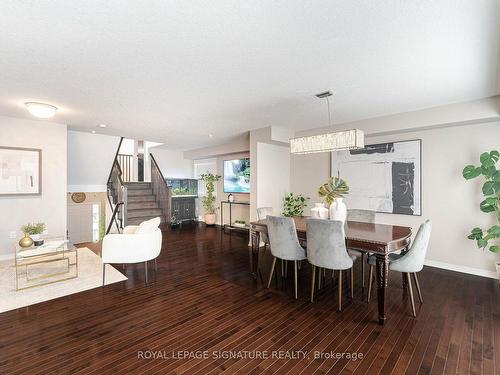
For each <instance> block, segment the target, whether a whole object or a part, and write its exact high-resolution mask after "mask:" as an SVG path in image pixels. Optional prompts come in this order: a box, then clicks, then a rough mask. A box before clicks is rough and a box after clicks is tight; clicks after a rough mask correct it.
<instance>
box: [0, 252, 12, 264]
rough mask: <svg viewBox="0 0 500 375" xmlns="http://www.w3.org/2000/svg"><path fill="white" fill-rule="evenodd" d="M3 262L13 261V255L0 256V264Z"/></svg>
mask: <svg viewBox="0 0 500 375" xmlns="http://www.w3.org/2000/svg"><path fill="white" fill-rule="evenodd" d="M4 260H14V254H0V262H3V261H4Z"/></svg>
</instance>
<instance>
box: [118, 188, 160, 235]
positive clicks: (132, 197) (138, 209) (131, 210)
mask: <svg viewBox="0 0 500 375" xmlns="http://www.w3.org/2000/svg"><path fill="white" fill-rule="evenodd" d="M123 185H124V186H126V187H127V225H137V224H140V223H141V222H143V221H144V220H149V219H152V218H154V217H157V216H159V217H161V222H162V223H163V222H165V215H164V214H163V210H162V209H161V208H160V206H159V204H158V202H157V201H156V197H155V195H154V194H153V190H152V189H151V182H124V183H123Z"/></svg>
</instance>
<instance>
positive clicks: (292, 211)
mask: <svg viewBox="0 0 500 375" xmlns="http://www.w3.org/2000/svg"><path fill="white" fill-rule="evenodd" d="M308 199H309V198H307V197H304V196H303V195H302V194H297V195H295V194H293V193H290V194H288V195H286V196H285V198H284V199H283V213H282V215H283V216H287V217H297V216H302V215H303V214H304V208H305V207H306V206H307V200H308Z"/></svg>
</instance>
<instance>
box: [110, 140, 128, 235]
mask: <svg viewBox="0 0 500 375" xmlns="http://www.w3.org/2000/svg"><path fill="white" fill-rule="evenodd" d="M122 141H123V137H122V138H121V139H120V143H119V144H118V149H117V150H116V154H115V158H114V160H113V165H112V167H111V171H110V172H109V176H108V182H107V190H108V194H107V195H108V202H109V205H110V207H111V210H112V211H113V215H112V216H111V220H110V222H109V225H108V230H107V231H106V234H107V233H109V231H110V230H111V228H112V226H113V224H115V225H116V229H117V230H118V233H121V231H122V229H123V228H124V227H125V226H126V225H127V195H128V194H127V187H126V186H125V185H124V183H123V179H122V175H123V172H122V169H121V167H120V163H119V162H118V152H119V151H120V147H121V144H122Z"/></svg>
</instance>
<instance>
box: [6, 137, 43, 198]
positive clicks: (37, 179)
mask: <svg viewBox="0 0 500 375" xmlns="http://www.w3.org/2000/svg"><path fill="white" fill-rule="evenodd" d="M41 192H42V151H41V150H38V149H31V148H16V147H1V146H0V196H11V195H38V194H41Z"/></svg>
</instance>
